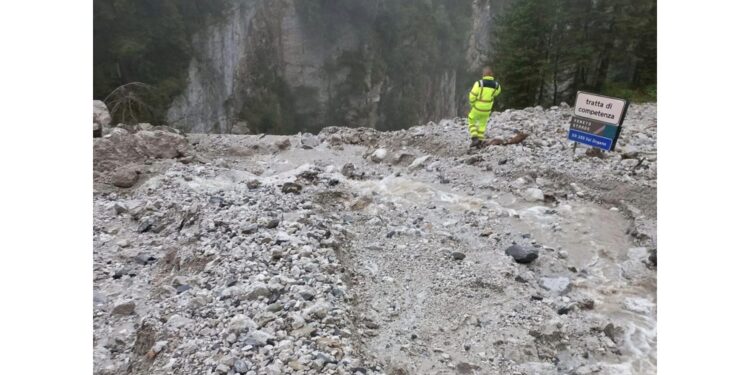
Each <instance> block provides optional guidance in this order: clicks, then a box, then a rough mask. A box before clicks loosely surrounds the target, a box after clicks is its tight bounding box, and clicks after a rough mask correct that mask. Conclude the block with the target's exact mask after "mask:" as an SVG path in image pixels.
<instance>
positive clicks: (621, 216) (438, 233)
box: [93, 104, 656, 374]
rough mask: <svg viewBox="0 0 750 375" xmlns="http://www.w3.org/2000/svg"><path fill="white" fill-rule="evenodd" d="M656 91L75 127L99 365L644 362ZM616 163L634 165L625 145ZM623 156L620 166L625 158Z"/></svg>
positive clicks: (121, 370) (647, 361)
mask: <svg viewBox="0 0 750 375" xmlns="http://www.w3.org/2000/svg"><path fill="white" fill-rule="evenodd" d="M655 114H656V106H655V105H653V104H646V105H634V106H632V107H631V109H630V111H629V114H628V119H627V120H626V122H625V130H624V131H623V135H622V138H621V141H620V142H621V143H620V145H618V150H617V151H615V152H613V153H606V154H604V155H603V157H596V156H587V155H586V150H585V149H582V148H579V149H578V150H577V151H575V153H574V151H573V149H572V148H571V146H570V144H569V143H568V141H566V140H565V138H564V130H565V129H566V128H567V121H568V120H569V116H570V110H569V109H568V108H565V107H560V108H553V109H550V110H541V109H534V108H529V109H527V110H517V111H506V112H503V113H498V114H494V115H493V117H492V119H491V121H490V128H489V136H490V137H497V138H500V139H509V138H512V137H514V136H516V135H517V134H518V133H521V132H522V133H524V134H527V135H528V137H527V138H526V139H524V140H523V141H521V142H520V143H518V144H514V145H507V146H490V147H488V148H485V149H482V150H480V151H479V152H476V153H473V154H467V153H466V149H467V145H468V144H467V139H466V138H467V136H466V130H465V124H464V123H463V121H462V120H458V119H455V120H443V121H441V122H440V123H438V124H435V123H430V124H427V125H424V126H419V127H414V128H411V129H406V130H401V131H395V132H378V131H375V130H373V129H349V128H333V127H332V128H326V129H324V130H323V131H321V133H320V134H318V135H312V134H301V135H297V136H289V137H287V136H270V135H267V136H266V135H259V136H239V135H197V134H189V135H183V134H181V133H180V132H178V131H176V130H173V129H169V128H166V127H152V126H150V125H148V124H140V125H138V126H135V127H127V126H117V127H114V128H109V129H107V128H105V130H104V133H105V135H104V136H103V137H102V138H96V139H94V232H93V245H94V270H93V271H94V275H93V276H94V306H93V317H94V371H95V373H96V374H175V373H179V374H291V373H295V374H296V373H299V374H318V373H323V374H356V373H361V374H455V373H459V374H497V373H504V374H505V373H507V374H558V373H570V374H627V373H633V374H651V373H655V366H656V362H655V353H656V349H655V348H656V332H655V316H656V311H655V310H656V309H655V302H656V300H655V272H656V270H655V254H656V253H655V250H656V249H655V247H654V246H655V236H654V233H655V207H652V203H653V202H655V194H656V191H655V178H656V154H655V142H656V120H655ZM634 161H635V162H634ZM636 164H637V165H636Z"/></svg>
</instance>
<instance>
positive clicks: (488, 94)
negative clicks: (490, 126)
mask: <svg viewBox="0 0 750 375" xmlns="http://www.w3.org/2000/svg"><path fill="white" fill-rule="evenodd" d="M498 94H500V84H499V83H498V82H497V81H495V78H494V77H493V76H492V69H490V68H489V67H485V68H484V69H483V70H482V79H481V80H479V81H476V82H475V83H474V87H472V88H471V92H469V103H470V104H471V111H470V112H469V135H470V136H471V146H469V148H471V147H476V148H479V147H482V144H483V143H484V131H485V130H486V129H487V120H489V119H490V113H492V105H493V103H494V101H495V98H496V97H497V95H498Z"/></svg>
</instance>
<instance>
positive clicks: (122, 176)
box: [112, 167, 138, 188]
mask: <svg viewBox="0 0 750 375" xmlns="http://www.w3.org/2000/svg"><path fill="white" fill-rule="evenodd" d="M137 182H138V171H137V170H136V169H135V168H133V167H120V168H117V169H116V170H115V172H114V173H112V185H115V186H117V187H121V188H129V187H133V185H135V184H136V183H137Z"/></svg>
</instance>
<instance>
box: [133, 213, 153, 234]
mask: <svg viewBox="0 0 750 375" xmlns="http://www.w3.org/2000/svg"><path fill="white" fill-rule="evenodd" d="M155 223H156V219H155V218H153V217H151V216H147V217H144V218H142V219H141V221H140V223H138V229H136V231H138V233H144V232H147V231H148V230H149V229H151V227H152V226H153V225H154V224H155Z"/></svg>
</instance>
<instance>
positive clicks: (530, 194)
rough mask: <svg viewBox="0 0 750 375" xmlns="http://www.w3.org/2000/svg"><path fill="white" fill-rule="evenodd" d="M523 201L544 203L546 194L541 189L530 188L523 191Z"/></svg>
mask: <svg viewBox="0 0 750 375" xmlns="http://www.w3.org/2000/svg"><path fill="white" fill-rule="evenodd" d="M523 199H525V200H527V201H529V202H540V201H544V193H543V192H542V190H541V189H537V188H528V189H526V190H524V191H523Z"/></svg>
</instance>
